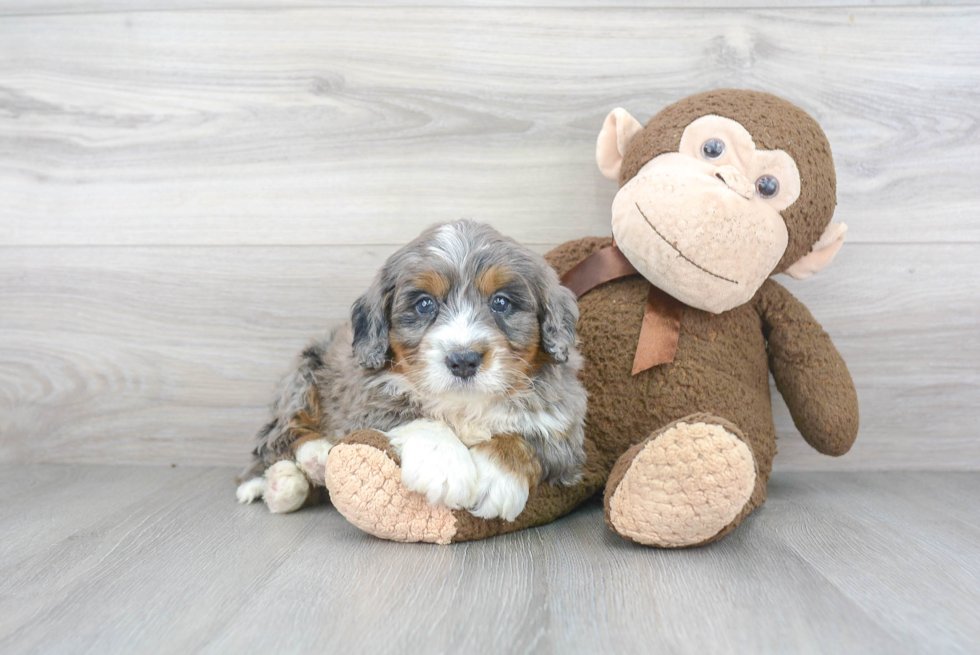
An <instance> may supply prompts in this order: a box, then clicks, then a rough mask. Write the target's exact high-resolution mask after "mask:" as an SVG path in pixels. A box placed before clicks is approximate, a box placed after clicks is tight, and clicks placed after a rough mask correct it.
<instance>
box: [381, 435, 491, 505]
mask: <svg viewBox="0 0 980 655" xmlns="http://www.w3.org/2000/svg"><path fill="white" fill-rule="evenodd" d="M386 436H387V437H388V441H389V442H390V443H391V445H392V447H393V448H394V449H395V451H396V452H397V453H398V456H399V457H400V458H401V460H402V484H404V485H405V487H406V488H408V489H410V490H411V491H415V492H418V493H420V494H423V495H424V496H425V497H426V499H427V500H428V501H429V504H430V505H445V506H447V507H450V508H452V509H463V508H465V507H468V506H470V505H471V504H472V503H473V501H474V499H475V497H476V467H475V466H474V464H473V458H472V457H470V451H469V450H467V448H466V446H464V445H463V442H462V441H460V440H459V438H458V437H457V436H456V433H455V432H453V430H452V428H450V427H449V426H448V425H446V424H445V423H442V422H441V421H430V420H428V419H418V420H416V421H412V422H411V423H406V424H405V425H400V426H398V427H397V428H395V429H393V430H390V431H389V432H388V433H387V435H386Z"/></svg>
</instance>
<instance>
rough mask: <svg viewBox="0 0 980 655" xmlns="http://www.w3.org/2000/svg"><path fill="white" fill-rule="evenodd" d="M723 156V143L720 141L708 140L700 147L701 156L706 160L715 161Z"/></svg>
mask: <svg viewBox="0 0 980 655" xmlns="http://www.w3.org/2000/svg"><path fill="white" fill-rule="evenodd" d="M723 154H725V142H724V141H722V140H721V139H708V140H707V141H705V142H704V144H703V145H702V146H701V156H702V157H704V158H705V159H708V160H715V159H718V158H719V157H721V156H722V155H723Z"/></svg>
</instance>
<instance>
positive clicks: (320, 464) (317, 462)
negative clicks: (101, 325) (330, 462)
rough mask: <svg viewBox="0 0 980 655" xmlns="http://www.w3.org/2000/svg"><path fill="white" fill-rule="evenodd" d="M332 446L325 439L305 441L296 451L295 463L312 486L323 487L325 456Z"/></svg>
mask: <svg viewBox="0 0 980 655" xmlns="http://www.w3.org/2000/svg"><path fill="white" fill-rule="evenodd" d="M331 448H333V446H332V445H331V444H330V442H329V441H327V440H326V439H316V440H315V441H307V442H306V443H304V444H303V445H302V446H300V447H299V449H298V450H297V451H296V463H297V464H298V465H299V467H300V468H301V469H302V470H303V473H305V474H306V477H307V478H309V479H310V482H312V483H313V484H318V485H320V486H323V485H324V475H325V474H326V472H327V456H328V455H330V449H331Z"/></svg>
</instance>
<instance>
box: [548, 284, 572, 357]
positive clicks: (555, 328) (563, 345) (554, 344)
mask: <svg viewBox="0 0 980 655" xmlns="http://www.w3.org/2000/svg"><path fill="white" fill-rule="evenodd" d="M576 323H578V301H576V299H575V294H574V293H572V290H571V289H569V288H568V287H563V286H562V285H561V284H560V283H559V282H558V278H557V276H555V279H554V281H553V282H552V284H550V285H549V287H548V292H547V297H546V298H545V300H544V311H543V313H542V316H541V342H542V343H543V344H544V349H545V351H546V352H547V353H548V354H549V355H551V358H552V359H553V360H554V361H555V362H557V363H558V364H564V363H565V362H567V361H568V351H569V350H571V349H572V348H573V347H574V346H575V324H576Z"/></svg>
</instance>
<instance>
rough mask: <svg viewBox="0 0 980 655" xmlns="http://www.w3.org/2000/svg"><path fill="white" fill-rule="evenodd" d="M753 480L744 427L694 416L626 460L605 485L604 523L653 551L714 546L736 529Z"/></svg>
mask: <svg viewBox="0 0 980 655" xmlns="http://www.w3.org/2000/svg"><path fill="white" fill-rule="evenodd" d="M755 480H756V467H755V461H754V460H753V457H752V452H751V450H749V447H748V444H746V443H745V441H744V440H743V439H742V437H741V433H740V432H739V430H738V428H737V427H735V426H734V425H733V424H731V423H729V422H728V421H725V420H723V419H719V418H716V417H713V416H710V415H707V414H695V415H692V416H689V417H687V418H684V419H681V420H680V421H677V422H675V423H672V424H670V425H668V426H667V427H665V428H663V429H661V430H658V431H657V432H655V433H654V434H653V435H651V436H650V438H649V439H647V440H646V441H644V442H641V443H639V444H637V445H635V446H633V447H632V448H630V449H629V450H628V451H627V452H626V453H624V454H623V456H622V457H620V459H619V461H618V462H617V463H616V466H615V467H614V468H613V471H612V473H611V474H610V476H609V481H608V483H607V485H606V493H605V507H606V522H607V523H608V524H609V525H610V527H612V529H613V530H615V531H616V533H618V534H619V535H621V536H623V537H626V538H628V539H631V540H633V541H635V542H637V543H641V544H646V545H649V546H658V547H661V548H681V547H684V546H694V545H701V544H705V543H709V542H711V541H714V540H715V539H718V538H720V537H722V536H724V535H725V534H727V533H728V532H729V531H730V530H732V529H733V528H734V527H735V525H737V524H738V523H737V519H740V518H741V516H742V510H743V509H744V508H745V507H746V505H747V504H748V502H749V498H750V497H751V495H752V491H753V489H754V488H755Z"/></svg>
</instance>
